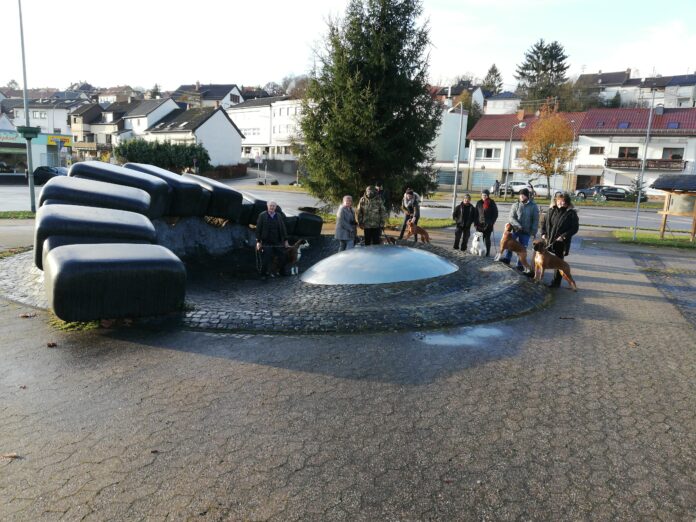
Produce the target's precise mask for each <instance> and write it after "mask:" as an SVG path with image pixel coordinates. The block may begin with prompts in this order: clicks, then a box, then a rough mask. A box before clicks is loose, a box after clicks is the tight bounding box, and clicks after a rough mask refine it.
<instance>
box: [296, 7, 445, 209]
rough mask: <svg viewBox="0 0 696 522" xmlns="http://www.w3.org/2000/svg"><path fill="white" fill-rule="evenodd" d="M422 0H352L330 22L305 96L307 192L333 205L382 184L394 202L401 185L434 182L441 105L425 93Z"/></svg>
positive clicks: (424, 187) (420, 186)
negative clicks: (338, 18)
mask: <svg viewBox="0 0 696 522" xmlns="http://www.w3.org/2000/svg"><path fill="white" fill-rule="evenodd" d="M421 11H422V6H421V2H420V0H351V2H350V3H349V5H348V8H347V11H346V15H345V19H343V20H342V21H333V22H329V27H328V34H327V36H326V42H325V44H326V51H325V52H324V53H323V54H321V55H320V56H319V60H320V64H319V65H318V67H317V69H316V70H315V71H313V74H312V76H311V78H310V81H309V85H308V86H307V93H306V97H305V98H304V102H303V112H304V117H303V119H302V122H301V129H302V134H303V139H304V142H305V144H304V146H303V147H302V148H301V150H300V160H301V164H302V167H303V170H304V172H305V173H306V180H305V181H306V185H307V187H308V188H309V190H310V192H311V193H312V194H313V195H315V196H317V197H319V198H321V199H322V200H323V201H326V202H330V203H337V202H338V201H340V200H341V198H342V197H343V196H344V195H345V194H351V195H352V196H353V197H359V196H360V195H362V194H363V193H364V190H365V187H366V186H367V185H372V184H375V183H376V182H380V181H381V182H382V183H383V184H384V187H385V191H386V193H387V195H388V196H389V198H390V203H391V204H392V206H396V204H397V202H398V201H400V199H401V195H402V194H403V191H404V189H405V188H406V187H412V188H413V189H414V190H416V191H417V192H419V193H421V194H425V193H428V192H429V191H432V190H433V189H434V188H435V183H434V181H433V178H432V176H431V171H430V164H431V161H432V154H431V149H432V148H431V143H432V142H433V140H434V138H435V136H436V132H437V128H438V126H439V124H440V120H441V114H442V113H441V111H442V109H441V106H440V104H439V103H438V102H437V101H435V100H433V99H432V97H431V96H430V94H429V93H428V88H427V83H426V78H427V71H428V60H427V55H426V50H427V47H428V45H429V36H428V30H427V28H426V27H419V26H418V25H417V19H418V17H419V16H420V14H421Z"/></svg>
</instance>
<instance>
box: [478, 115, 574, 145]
mask: <svg viewBox="0 0 696 522" xmlns="http://www.w3.org/2000/svg"><path fill="white" fill-rule="evenodd" d="M558 114H559V115H560V116H562V117H563V118H565V120H566V121H567V122H569V123H570V126H571V127H572V128H573V130H574V131H575V133H576V134H579V131H580V128H581V126H582V123H583V119H584V118H585V114H586V113H584V112H559V113H558ZM523 121H524V122H525V123H526V124H527V125H526V127H525V128H523V129H520V128H519V127H515V128H514V130H512V129H513V125H516V124H517V123H519V122H520V120H519V119H518V118H517V114H484V115H483V116H481V119H480V120H479V121H478V122H476V125H475V126H474V128H473V129H471V132H470V133H469V134H468V136H467V138H469V139H470V140H509V139H510V130H512V139H513V141H521V140H522V139H523V138H524V136H525V134H527V132H529V129H530V128H531V127H532V126H533V125H534V124H535V123H536V122H537V121H539V117H538V116H535V115H533V114H530V115H525V117H524V120H523Z"/></svg>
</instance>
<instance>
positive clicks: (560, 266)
mask: <svg viewBox="0 0 696 522" xmlns="http://www.w3.org/2000/svg"><path fill="white" fill-rule="evenodd" d="M547 268H548V269H551V270H558V271H559V272H560V273H561V276H563V279H565V280H566V281H568V284H569V285H570V287H571V288H572V289H573V291H575V292H577V291H578V287H577V285H576V284H575V281H574V280H573V277H572V276H571V275H570V265H568V263H566V262H565V261H564V260H563V259H561V258H559V257H557V256H555V255H553V254H552V253H551V252H549V251H548V250H546V242H545V241H544V240H543V239H537V240H536V241H534V281H536V282H537V283H540V282H541V281H543V279H544V271H545V270H546V269H547Z"/></svg>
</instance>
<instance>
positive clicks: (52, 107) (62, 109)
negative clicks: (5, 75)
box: [5, 99, 88, 136]
mask: <svg viewBox="0 0 696 522" xmlns="http://www.w3.org/2000/svg"><path fill="white" fill-rule="evenodd" d="M5 101H7V100H5ZM87 103H88V102H87V101H86V100H67V101H62V100H46V99H41V100H30V101H29V102H28V108H29V126H32V127H41V132H42V133H44V134H61V135H67V136H70V135H71V134H72V133H71V130H70V113H71V112H72V111H74V110H75V109H77V108H78V107H81V106H82V105H85V104H87ZM24 116H25V114H24V104H23V103H22V104H18V105H17V106H16V107H15V108H14V114H13V118H12V120H13V121H12V123H13V124H14V125H15V126H16V127H19V126H23V125H27V123H26V122H25V118H24Z"/></svg>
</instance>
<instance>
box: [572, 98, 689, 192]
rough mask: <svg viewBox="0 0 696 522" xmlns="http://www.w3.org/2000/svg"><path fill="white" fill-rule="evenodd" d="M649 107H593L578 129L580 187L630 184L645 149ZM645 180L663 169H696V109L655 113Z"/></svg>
mask: <svg viewBox="0 0 696 522" xmlns="http://www.w3.org/2000/svg"><path fill="white" fill-rule="evenodd" d="M649 113H650V110H649V109H591V110H589V111H587V114H586V116H585V118H584V119H583V123H582V126H581V128H580V134H579V136H580V137H579V140H578V156H577V158H576V160H575V164H576V172H575V173H576V176H577V186H578V187H584V186H591V185H593V184H595V183H599V182H601V183H605V184H608V185H629V184H630V183H631V181H632V180H633V179H635V177H636V175H637V174H638V173H639V172H640V168H641V165H642V159H643V156H644V154H645V138H646V134H647V127H648V119H649ZM645 158H646V163H645V171H644V177H643V179H644V181H645V182H646V186H648V185H650V184H651V183H652V182H653V181H654V180H655V179H657V178H658V177H659V176H660V175H661V174H670V173H671V174H696V171H695V169H694V165H696V108H690V109H662V108H661V107H658V108H657V109H656V110H655V111H654V112H653V120H652V123H651V130H650V142H649V143H648V146H647V154H645Z"/></svg>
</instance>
